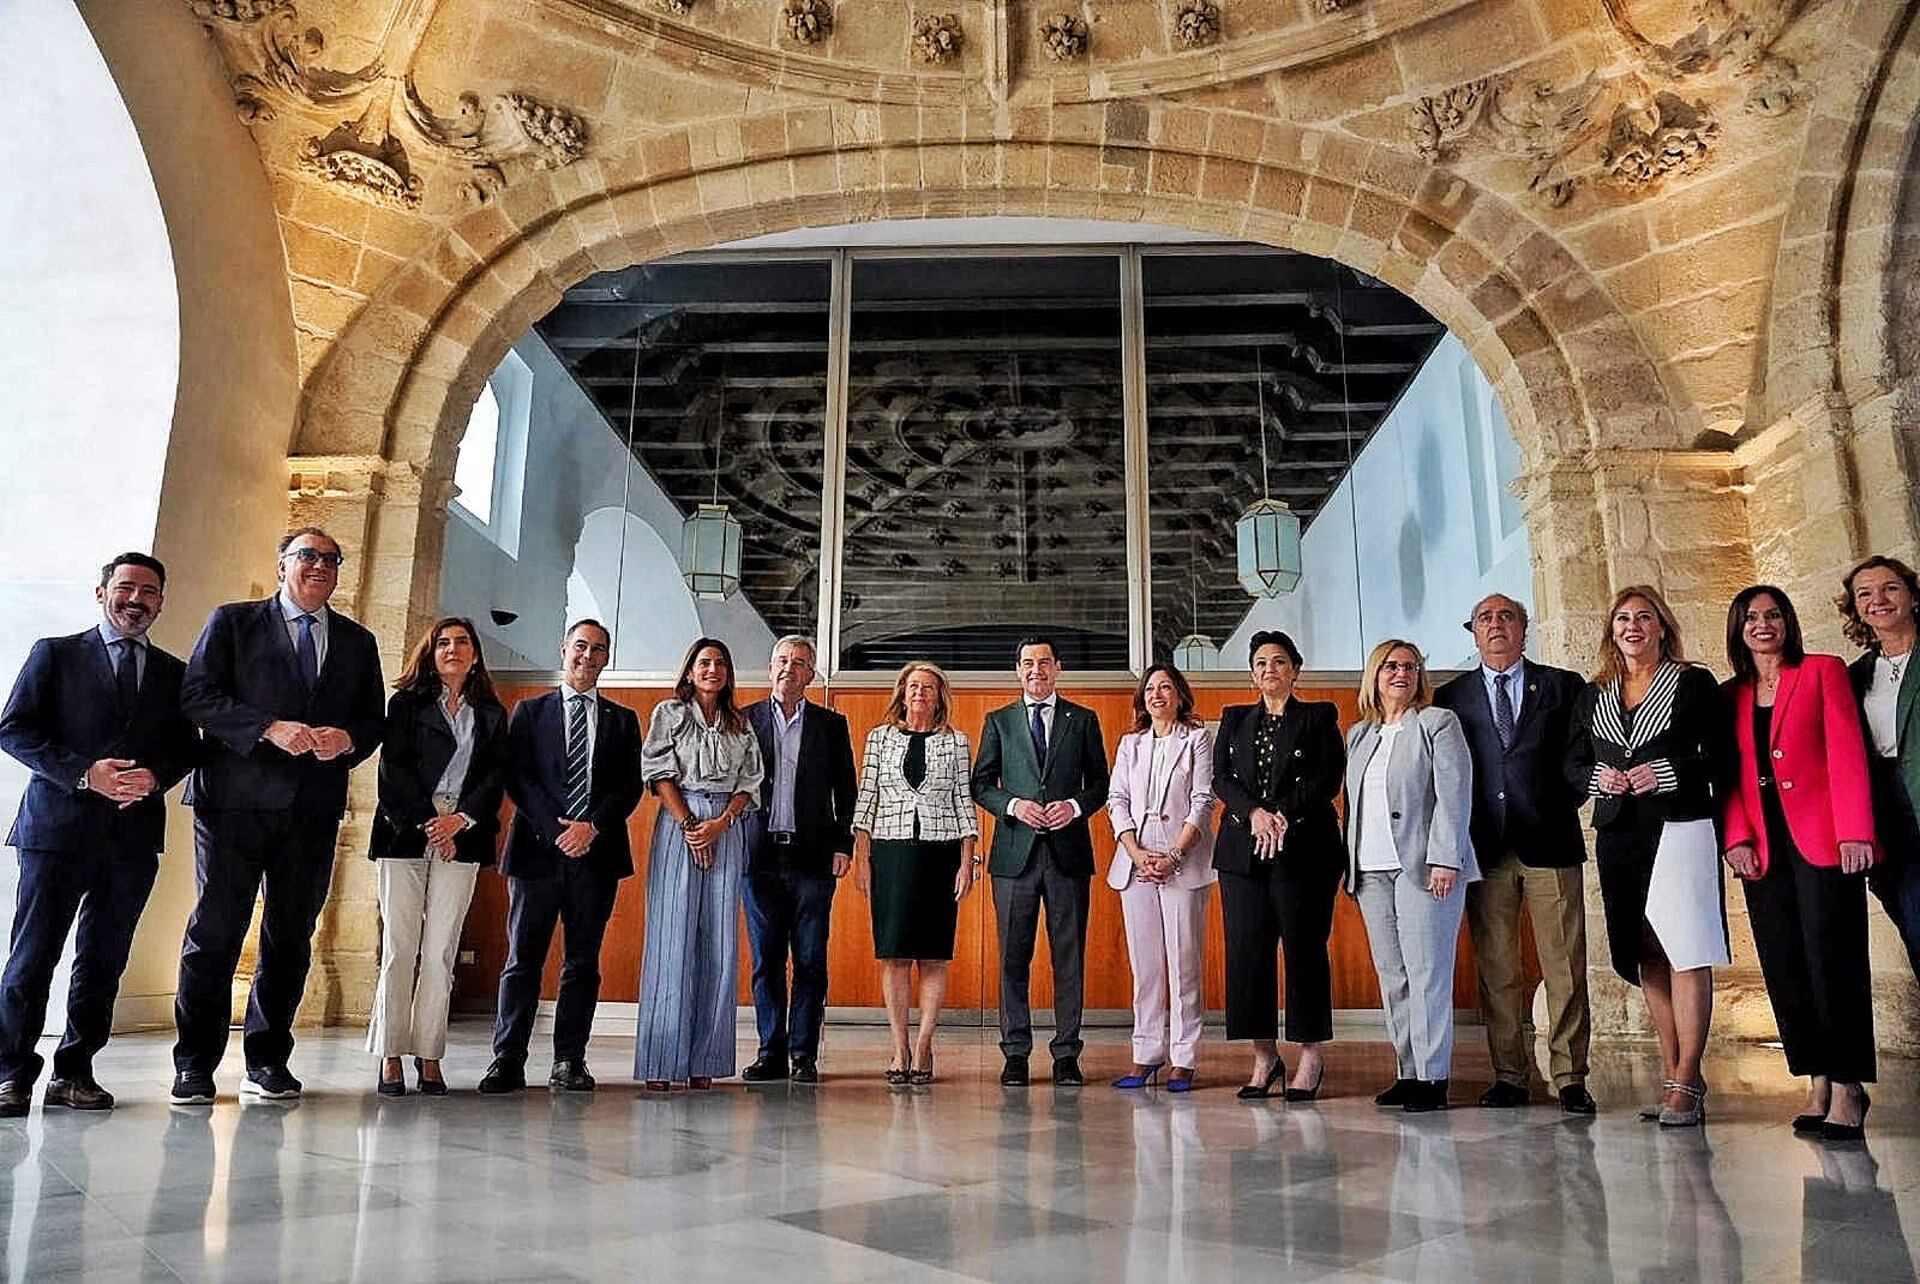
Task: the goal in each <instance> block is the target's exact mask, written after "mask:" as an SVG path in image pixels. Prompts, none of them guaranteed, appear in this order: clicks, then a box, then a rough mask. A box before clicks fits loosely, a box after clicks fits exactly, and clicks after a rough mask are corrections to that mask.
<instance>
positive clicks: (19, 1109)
mask: <svg viewBox="0 0 1920 1284" xmlns="http://www.w3.org/2000/svg"><path fill="white" fill-rule="evenodd" d="M32 1105H33V1085H32V1084H28V1083H22V1082H20V1081H19V1080H18V1079H8V1080H7V1081H6V1082H5V1083H0V1119H24V1118H26V1115H27V1109H28V1107H30V1106H32Z"/></svg>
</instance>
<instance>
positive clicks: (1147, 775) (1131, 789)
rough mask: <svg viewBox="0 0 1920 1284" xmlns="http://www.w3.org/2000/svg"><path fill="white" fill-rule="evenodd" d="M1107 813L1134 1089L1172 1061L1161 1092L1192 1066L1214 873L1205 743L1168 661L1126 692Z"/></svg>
mask: <svg viewBox="0 0 1920 1284" xmlns="http://www.w3.org/2000/svg"><path fill="white" fill-rule="evenodd" d="M1107 814H1108V816H1109V817H1110V818H1111V819H1112V821H1113V830H1114V834H1115V835H1116V837H1117V839H1118V842H1117V843H1116V845H1115V847H1114V852H1113V863H1112V865H1111V866H1109V867H1108V869H1107V886H1109V887H1112V888H1114V889H1115V890H1116V891H1118V892H1119V893H1120V911H1121V915H1122V917H1124V918H1125V920H1126V925H1127V957H1128V959H1129V960H1130V961H1131V963H1132V965H1133V1072H1132V1073H1131V1074H1125V1075H1122V1076H1121V1077H1120V1078H1118V1079H1115V1080H1114V1081H1113V1086H1114V1087H1116V1088H1144V1087H1146V1086H1147V1085H1148V1084H1150V1083H1153V1082H1154V1081H1155V1079H1157V1078H1158V1077H1159V1075H1160V1072H1161V1070H1162V1069H1163V1068H1165V1067H1166V1065H1167V1062H1168V1060H1169V1058H1171V1060H1172V1062H1173V1066H1172V1069H1171V1071H1170V1072H1169V1074H1168V1076H1167V1091H1168V1092H1187V1091H1189V1090H1191V1089H1192V1087H1193V1070H1194V1067H1195V1066H1196V1065H1197V1064H1199V1060H1198V1058H1199V1051H1200V1026H1201V1022H1202V1019H1203V1018H1204V1016H1205V1007H1204V1004H1203V1002H1202V1000H1201V996H1200V974H1201V962H1202V954H1203V947H1204V945H1205V941H1206V934H1207V898H1208V896H1209V895H1210V894H1211V893H1212V891H1213V884H1214V883H1215V882H1216V881H1218V877H1219V876H1218V875H1216V874H1215V873H1214V872H1213V742H1212V740H1211V739H1209V738H1208V736H1207V732H1206V728H1205V727H1203V726H1202V725H1201V724H1200V720H1199V719H1198V718H1196V717H1194V715H1193V688H1192V687H1191V686H1189V685H1188V684H1187V679H1186V678H1185V676H1184V675H1182V674H1181V672H1180V670H1178V669H1176V668H1174V667H1173V666H1172V665H1170V664H1155V665H1152V666H1150V667H1149V668H1148V669H1147V672H1146V675H1145V676H1144V677H1142V678H1141V679H1140V685H1139V686H1138V687H1137V688H1135V690H1134V693H1133V730H1132V731H1131V732H1129V733H1128V734H1126V735H1124V736H1122V737H1121V738H1120V749H1119V752H1118V753H1117V754H1116V755H1115V756H1114V760H1113V775H1112V783H1111V785H1110V788H1109V792H1108V794H1107Z"/></svg>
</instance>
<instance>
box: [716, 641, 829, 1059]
mask: <svg viewBox="0 0 1920 1284" xmlns="http://www.w3.org/2000/svg"><path fill="white" fill-rule="evenodd" d="M813 655H814V652H813V643H812V642H811V641H810V640H809V639H807V638H803V637H798V636H793V637H784V638H781V639H780V640H779V641H778V642H776V643H775V644H774V647H773V659H772V660H771V661H769V662H768V665H767V675H768V677H770V678H771V679H772V681H773V696H772V698H771V699H767V700H761V701H758V702H757V703H754V704H750V705H748V706H747V709H746V714H747V721H748V723H749V724H751V725H752V727H753V734H754V735H756V736H758V737H759V738H760V758H761V760H762V761H763V762H765V763H766V764H767V774H766V779H765V780H764V781H762V782H761V785H760V806H759V807H758V808H756V809H755V810H754V811H753V812H752V813H751V816H752V817H753V819H752V820H750V821H749V824H750V825H751V826H752V828H751V829H750V830H749V831H748V839H747V879H746V885H745V898H744V899H745V901H746V908H747V940H748V942H749V943H750V944H751V945H752V946H753V1010H754V1014H755V1016H756V1017H757V1018H758V1021H759V1026H760V1055H759V1057H758V1058H757V1059H755V1061H754V1063H753V1064H752V1065H750V1066H748V1067H747V1068H746V1069H745V1070H743V1071H742V1072H741V1074H740V1077H741V1078H742V1079H744V1080H745V1081H746V1082H748V1083H771V1082H774V1081H777V1080H780V1079H785V1078H787V1077H788V1075H789V1074H791V1075H792V1077H793V1079H794V1081H795V1082H796V1083H818V1082H819V1081H820V1071H819V1067H818V1064H817V1063H818V1059H819V1055H820V1024H821V1021H822V1019H823V1018H824V1017H825V1015H826V1009H827V927H828V923H829V917H830V915H831V914H832V911H833V890H834V885H835V883H834V880H836V879H838V878H841V877H844V876H845V874H846V872H847V870H848V869H849V868H851V867H852V865H853V795H854V778H853V737H852V735H851V734H850V733H849V732H848V730H847V720H846V719H845V718H844V717H842V716H841V715H840V714H837V713H835V712H834V711H833V710H831V709H827V708H823V707H821V706H820V705H817V704H814V703H812V702H811V701H809V700H808V699H807V684H808V683H810V682H812V681H813V673H814V660H813ZM789 955H791V957H792V959H793V996H792V1007H791V1008H789V1007H788V996H787V959H788V957H789Z"/></svg>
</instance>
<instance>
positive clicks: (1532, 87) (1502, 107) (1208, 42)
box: [181, 0, 1890, 445]
mask: <svg viewBox="0 0 1920 1284" xmlns="http://www.w3.org/2000/svg"><path fill="white" fill-rule="evenodd" d="M181 2H185V3H189V5H190V7H191V8H192V9H193V11H194V12H195V13H196V14H198V15H199V16H200V17H201V18H202V20H203V22H204V23H205V24H206V26H207V27H208V29H209V30H210V32H211V33H212V36H213V38H214V39H215V40H216V41H217V43H218V45H219V47H220V50H221V52H222V54H223V56H224V57H225V59H226V61H227V64H228V66H229V68H230V71H231V73H232V77H233V82H234V86H235V95H236V100H237V102H238V105H239V108H240V110H241V112H242V114H243V116H244V117H245V118H246V119H247V120H248V121H249V123H250V124H251V125H252V126H253V128H254V130H255V133H256V136H257V137H258V139H259V142H260V144H261V147H262V150H263V153H264V155H265V157H266V159H267V162H268V166H269V169H270V171H271V172H272V174H273V176H274V178H275V181H276V183H277V184H278V185H279V186H280V187H281V188H282V190H283V192H284V194H285V195H284V199H283V201H282V217H283V220H284V222H285V231H286V237H287V242H288V253H289V264H290V268H291V271H292V274H293V275H294V277H295V278H296V290H295V307H296V310H297V312H298V314H299V315H298V317H297V321H298V326H299V331H300V335H301V358H302V362H303V366H304V367H305V368H308V369H311V368H312V367H313V366H315V365H317V364H318V362H319V361H320V360H321V359H322V357H323V356H324V355H325V351H326V349H327V347H328V345H329V343H330V341H331V339H332V337H333V336H334V335H337V334H338V333H340V332H341V330H342V329H343V328H344V326H345V325H346V324H347V323H348V321H350V319H351V316H352V314H353V312H354V311H355V310H357V306H358V304H359V302H360V301H362V300H364V299H365V298H367V297H368V296H369V295H370V294H371V293H372V292H373V291H374V290H376V289H377V288H378V287H379V285H380V283H381V282H382V281H383V280H384V279H385V278H386V277H387V276H388V275H389V274H391V273H392V272H393V270H394V269H396V268H397V267H398V266H399V265H400V264H401V263H403V262H404V261H405V260H406V259H407V258H408V257H409V255H410V254H411V253H412V252H414V251H415V250H417V249H418V248H419V247H421V246H422V245H424V244H425V243H426V241H427V239H428V238H429V237H430V236H431V234H432V231H433V229H434V228H435V227H438V226H443V225H445V224H446V223H447V222H448V221H449V220H451V219H453V218H455V217H457V216H459V215H460V214H461V213H462V212H463V211H464V210H467V209H469V208H471V207H472V206H473V205H475V204H478V203H485V202H488V201H493V200H496V199H499V198H500V196H501V194H502V193H503V192H504V191H505V190H507V189H509V188H511V187H512V185H513V184H514V183H515V182H516V180H517V179H518V178H520V177H523V176H525V175H528V174H531V173H536V172H539V171H540V170H543V169H558V170H562V171H564V170H566V169H569V168H571V167H574V166H581V165H585V166H588V167H591V166H592V165H593V164H594V163H595V158H596V156H598V155H603V154H605V153H606V152H607V151H608V149H609V148H612V147H615V146H618V145H620V144H622V143H623V142H626V141H628V140H632V139H636V138H644V137H646V136H648V135H649V134H650V133H651V132H652V131H655V130H658V129H661V128H664V127H668V126H674V125H679V124H682V123H685V122H688V121H693V120H703V119H710V118H714V117H724V116H728V115H740V114H743V113H748V112H755V111H760V110H763V109H765V108H768V107H776V106H780V105H782V104H790V105H794V106H799V105H804V104H806V103H809V102H818V101H822V100H831V101H834V102H837V103H844V104H852V105H856V106H858V105H861V104H864V105H866V106H867V107H868V108H870V109H871V110H872V111H874V112H876V113H885V112H898V111H909V112H911V111H918V112H920V113H921V119H922V122H923V127H924V128H925V129H927V130H931V131H932V132H936V133H937V132H942V131H943V130H944V129H945V128H946V126H944V125H937V123H936V122H937V120H939V119H942V118H944V115H951V116H952V124H953V125H954V127H956V128H959V129H962V130H964V131H965V132H967V133H969V134H977V133H979V132H981V129H982V127H984V128H985V129H987V130H988V131H990V132H991V133H992V134H993V135H994V136H997V137H1002V138H1008V139H1018V138H1026V137H1037V138H1044V137H1045V135H1046V133H1047V131H1048V128H1049V125H1048V121H1049V116H1050V113H1052V112H1055V111H1058V110H1060V109H1062V108H1064V107H1069V106H1071V105H1074V104H1083V103H1093V104H1102V103H1104V104H1107V110H1108V128H1109V132H1114V133H1118V134H1125V133H1126V131H1127V130H1128V129H1129V128H1130V126H1129V125H1128V123H1127V121H1128V117H1127V113H1128V112H1129V111H1131V110H1133V105H1136V104H1138V105H1140V107H1141V110H1142V111H1143V112H1144V110H1145V106H1146V105H1147V104H1150V103H1156V102H1165V101H1188V102H1192V103H1195V104H1196V105H1206V106H1212V107H1228V108H1236V109H1243V110H1246V111H1248V112H1251V113H1254V114H1255V115H1259V116H1266V117H1269V118H1275V119H1286V120H1290V121H1294V122H1298V123H1301V124H1311V125H1315V126H1320V127H1324V128H1326V129H1329V130H1331V131H1333V132H1335V133H1337V134H1347V135H1350V136H1353V137H1356V138H1360V139H1366V140H1369V141H1372V142H1376V143H1384V144H1388V145H1390V146H1392V147H1393V148H1395V149H1397V150H1399V151H1402V152H1404V153H1405V154H1408V155H1413V156H1419V157H1421V158H1423V159H1424V161H1426V162H1427V163H1429V164H1431V165H1433V166H1435V167H1440V168H1445V169H1451V170H1454V171H1457V172H1459V173H1460V174H1462V175H1464V176H1469V177H1471V178H1472V179H1473V180H1474V181H1475V182H1476V183H1478V184H1480V185H1482V186H1484V187H1485V188H1487V189H1489V190H1492V191H1497V192H1501V193H1504V194H1506V195H1508V197H1509V198H1510V199H1511V200H1512V201H1513V202H1514V204H1515V205H1516V207H1518V208H1520V209H1522V210H1524V211H1526V212H1527V214H1528V215H1529V216H1530V217H1531V218H1533V219H1534V220H1535V221H1536V222H1537V224H1538V226H1540V227H1541V228H1542V229H1544V230H1546V231H1547V232H1548V233H1549V234H1550V237H1551V241H1552V243H1553V244H1554V248H1555V250H1556V252H1564V253H1566V254H1568V255H1570V256H1571V261H1572V262H1573V263H1576V264H1578V265H1579V266H1580V267H1582V268H1584V269H1586V270H1588V271H1590V272H1592V273H1594V274H1595V276H1596V277H1597V279H1598V280H1599V281H1600V282H1601V283H1602V284H1603V285H1604V287H1605V289H1606V290H1607V291H1608V293H1609V295H1610V296H1611V302H1612V304H1613V305H1614V306H1617V307H1618V308H1619V309H1620V310H1621V311H1623V312H1625V313H1626V314H1628V315H1629V316H1631V317H1632V318H1633V324H1634V326H1635V329H1636V331H1637V332H1638V335H1639V337H1640V339H1641V340H1642V341H1643V342H1645V343H1646V344H1647V345H1648V347H1649V348H1650V349H1651V350H1652V351H1654V352H1655V353H1656V354H1658V355H1659V356H1660V357H1661V358H1662V359H1663V378H1665V379H1666V380H1667V381H1668V383H1669V384H1670V386H1671V387H1672V388H1673V390H1674V393H1675V395H1676V397H1677V398H1678V399H1679V400H1681V401H1682V402H1684V403H1686V404H1687V405H1688V406H1689V407H1690V412H1689V416H1688V419H1689V422H1688V425H1687V428H1688V433H1689V435H1690V437H1692V438H1693V439H1695V440H1698V441H1700V442H1701V443H1702V444H1708V445H1711V444H1715V443H1732V442H1734V441H1737V440H1739V439H1740V438H1741V437H1743V436H1744V435H1747V434H1748V433H1750V432H1751V431H1752V430H1753V429H1754V428H1755V427H1757V426H1758V424H1757V423H1756V422H1755V415H1756V413H1757V412H1761V411H1763V410H1764V409H1765V408H1764V407H1763V406H1762V405H1761V404H1760V403H1761V401H1762V400H1763V399H1764V392H1765V390H1764V388H1763V387H1762V385H1761V382H1760V379H1761V374H1762V371H1763V368H1764V365H1765V362H1764V356H1765V351H1764V349H1765V345H1766V343H1767V339H1768V336H1767V335H1766V332H1765V331H1766V316H1767V307H1768V302H1769V290H1770V283H1771V280H1772V278H1773V277H1774V275H1775V269H1776V259H1777V256H1778V254H1779V253H1780V252H1781V249H1782V245H1781V222H1782V216H1783V214H1784V212H1785V210H1786V207H1787V203H1788V201H1789V199H1790V198H1791V196H1792V187H1793V183H1792V181H1791V176H1792V175H1793V174H1794V173H1795V172H1796V169H1797V168H1798V167H1799V165H1800V161H1801V157H1802V154H1803V149H1804V148H1805V146H1806V144H1807V142H1808V136H1807V130H1808V127H1809V123H1810V120H1811V117H1810V115H1809V113H1808V112H1807V111H1805V110H1803V107H1804V104H1805V103H1806V101H1807V100H1808V97H1809V95H1810V93H1811V92H1812V88H1813V87H1814V86H1816V85H1818V83H1819V82H1820V80H1821V77H1822V74H1823V65H1824V63H1826V62H1827V61H1829V60H1830V59H1831V58H1832V57H1834V56H1838V55H1839V54H1840V53H1843V52H1846V50H1845V48H1844V41H1843V40H1842V39H1840V37H1841V35H1842V34H1843V27H1844V23H1845V21H1846V20H1847V18H1848V15H1849V11H1850V8H1852V7H1857V6H1858V4H1860V3H1868V4H1870V3H1873V2H1874V0H1856V4H1855V5H1854V6H1849V5H1847V4H1845V3H1843V0H1825V3H1820V4H1814V3H1810V2H1809V0H1701V2H1700V3H1694V2H1693V0H1081V2H1079V3H1075V4H1065V5H1063V4H1062V3H1060V0H1045V2H1033V3H1029V2H1027V0H941V3H938V4H926V3H915V4H902V3H900V2H899V0H181ZM1881 2H1890V0H1881ZM943 114H944V115H943ZM962 117H964V118H965V119H966V120H967V121H969V122H972V121H975V120H978V121H979V122H981V124H980V125H975V124H972V123H969V124H966V125H964V126H962V125H960V124H959V121H960V120H961V119H962ZM874 119H875V120H876V121H877V120H878V119H879V118H878V117H875V118H874ZM1141 119H1142V121H1144V120H1145V117H1144V115H1143V116H1142V118H1141ZM1144 127H1145V126H1144V124H1143V125H1141V126H1139V128H1144ZM846 128H849V129H852V130H855V131H858V130H860V129H861V128H863V126H862V123H861V117H860V116H858V115H857V114H856V115H854V116H852V117H850V119H849V121H848V123H847V125H846ZM1156 128H1158V129H1159V130H1160V131H1161V132H1162V133H1163V134H1164V133H1165V131H1166V130H1167V129H1173V130H1176V131H1177V129H1178V128H1179V122H1178V119H1177V118H1170V119H1169V120H1168V121H1167V122H1166V123H1164V124H1161V125H1157V126H1156ZM1815 141H1816V143H1821V144H1823V145H1828V146H1831V145H1833V144H1834V142H1835V141H1836V140H1832V139H1824V140H1815ZM1147 179H1148V176H1145V175H1142V181H1147ZM1169 181H1177V180H1176V179H1175V178H1173V176H1169ZM356 206H363V207H365V208H364V209H359V210H356V209H355V207H356ZM1327 248H1331V246H1329V247H1327ZM1513 248H1514V249H1515V250H1519V249H1520V248H1521V247H1520V246H1518V245H1515V246H1514V247H1513ZM609 266H612V265H609ZM1495 302H1496V304H1497V301H1495Z"/></svg>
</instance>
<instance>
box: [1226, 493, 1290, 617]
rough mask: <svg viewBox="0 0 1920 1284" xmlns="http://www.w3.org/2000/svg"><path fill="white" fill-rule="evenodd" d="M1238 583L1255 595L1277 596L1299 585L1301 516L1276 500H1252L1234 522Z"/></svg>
mask: <svg viewBox="0 0 1920 1284" xmlns="http://www.w3.org/2000/svg"><path fill="white" fill-rule="evenodd" d="M1234 529H1235V533H1236V535H1237V536H1238V540H1239V545H1240V586H1241V587H1242V588H1244V589H1246V590H1247V592H1248V593H1250V594H1252V595H1253V596H1254V597H1279V596H1280V595H1281V594H1282V593H1291V592H1293V590H1294V589H1296V588H1298V587H1299V585H1300V572H1301V569H1302V565H1301V560H1300V519H1299V518H1298V517H1296V516H1294V513H1293V510H1292V509H1291V508H1288V507H1287V506H1286V504H1285V503H1283V502H1282V501H1280V500H1277V499H1272V498H1268V499H1261V500H1256V501H1254V504H1253V506H1252V507H1251V508H1249V509H1247V511H1246V512H1244V513H1242V514H1240V520H1239V522H1238V523H1236V524H1235V527H1234Z"/></svg>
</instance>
